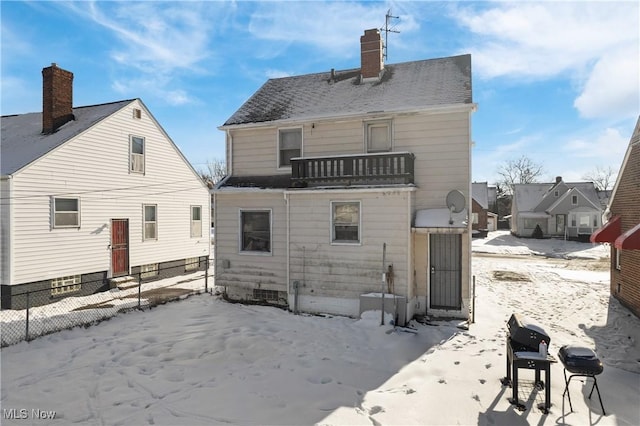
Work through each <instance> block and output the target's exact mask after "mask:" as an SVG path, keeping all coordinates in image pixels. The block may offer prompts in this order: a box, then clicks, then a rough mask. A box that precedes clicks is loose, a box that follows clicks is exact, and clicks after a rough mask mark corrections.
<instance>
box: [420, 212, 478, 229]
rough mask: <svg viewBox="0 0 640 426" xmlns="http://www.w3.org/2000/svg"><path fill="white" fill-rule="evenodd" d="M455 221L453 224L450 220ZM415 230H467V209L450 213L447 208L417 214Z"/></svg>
mask: <svg viewBox="0 0 640 426" xmlns="http://www.w3.org/2000/svg"><path fill="white" fill-rule="evenodd" d="M451 219H453V221H452V223H450V220H451ZM414 227H415V228H466V227H467V209H463V210H462V211H461V212H460V213H450V212H449V209H447V208H440V209H425V210H418V211H417V212H416V220H415V224H414Z"/></svg>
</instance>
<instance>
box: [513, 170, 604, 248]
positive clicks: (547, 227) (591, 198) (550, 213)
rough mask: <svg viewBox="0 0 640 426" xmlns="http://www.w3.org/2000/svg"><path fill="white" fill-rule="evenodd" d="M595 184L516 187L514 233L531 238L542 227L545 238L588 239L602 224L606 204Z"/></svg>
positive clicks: (541, 184) (558, 181)
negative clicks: (538, 227) (538, 226)
mask: <svg viewBox="0 0 640 426" xmlns="http://www.w3.org/2000/svg"><path fill="white" fill-rule="evenodd" d="M602 203H604V204H605V205H606V200H601V197H600V196H599V194H598V191H597V190H596V187H595V185H594V184H593V182H564V181H563V180H562V177H560V176H558V177H557V178H556V181H555V183H529V184H515V185H514V188H513V200H512V202H511V218H510V223H511V233H512V234H514V235H517V236H520V237H531V236H532V234H533V231H534V230H535V228H536V226H537V225H540V228H541V230H542V233H543V235H544V236H545V237H549V236H556V237H567V238H584V239H588V238H589V235H591V233H592V232H593V231H595V230H596V229H598V228H599V227H600V226H601V224H602V219H601V216H602V211H603V205H602Z"/></svg>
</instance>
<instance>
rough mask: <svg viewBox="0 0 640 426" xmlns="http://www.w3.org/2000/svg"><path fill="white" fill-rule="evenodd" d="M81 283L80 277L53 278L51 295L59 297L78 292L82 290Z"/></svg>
mask: <svg viewBox="0 0 640 426" xmlns="http://www.w3.org/2000/svg"><path fill="white" fill-rule="evenodd" d="M81 281H82V277H81V276H80V275H70V276H68V277H60V278H54V279H52V280H51V295H52V296H59V295H61V294H67V293H73V292H76V291H80V289H81V288H82V284H80V282H81Z"/></svg>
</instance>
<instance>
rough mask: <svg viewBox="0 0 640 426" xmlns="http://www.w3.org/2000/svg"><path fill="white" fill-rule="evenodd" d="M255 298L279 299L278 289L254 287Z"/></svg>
mask: <svg viewBox="0 0 640 426" xmlns="http://www.w3.org/2000/svg"><path fill="white" fill-rule="evenodd" d="M253 298H254V299H255V300H269V301H277V300H278V292H277V291H276V290H263V289H261V288H254V289H253Z"/></svg>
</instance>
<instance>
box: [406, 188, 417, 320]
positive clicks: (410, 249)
mask: <svg viewBox="0 0 640 426" xmlns="http://www.w3.org/2000/svg"><path fill="white" fill-rule="evenodd" d="M412 194H413V192H409V193H407V237H408V238H407V300H406V301H405V302H406V306H405V307H404V316H405V317H404V324H405V325H407V323H408V322H409V319H408V318H407V312H409V309H408V307H409V303H413V302H412V301H411V300H410V299H413V296H414V294H413V293H411V296H412V297H411V298H409V294H410V291H411V290H412V289H413V274H412V273H411V271H412V270H413V267H414V263H413V233H412V232H411V218H412V216H413V214H412V212H411V195H412ZM413 312H414V314H415V303H414V305H413Z"/></svg>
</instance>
